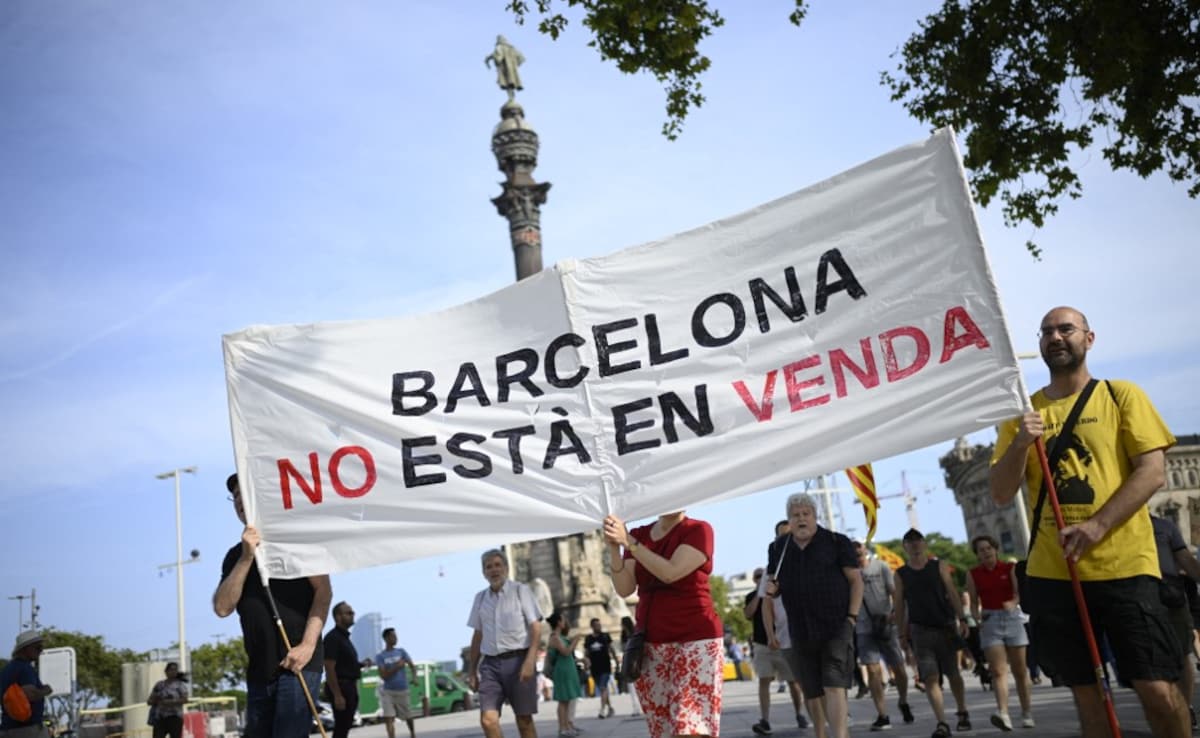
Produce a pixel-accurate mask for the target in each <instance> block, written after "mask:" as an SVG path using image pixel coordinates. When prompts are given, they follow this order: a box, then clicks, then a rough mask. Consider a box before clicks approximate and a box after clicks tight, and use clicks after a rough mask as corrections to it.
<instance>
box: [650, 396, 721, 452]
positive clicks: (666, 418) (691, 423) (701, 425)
mask: <svg viewBox="0 0 1200 738" xmlns="http://www.w3.org/2000/svg"><path fill="white" fill-rule="evenodd" d="M695 393H696V414H695V415H693V414H692V411H691V410H690V409H688V406H687V404H686V403H684V401H683V400H681V399H680V398H679V395H677V394H675V393H674V392H664V393H663V394H661V395H659V396H658V405H659V407H661V408H662V414H663V435H665V436H666V437H667V443H678V442H679V433H678V432H677V431H676V430H675V417H676V416H677V415H678V417H679V419H680V420H682V421H683V424H684V425H686V426H687V427H688V429H689V430H691V431H692V433H695V434H696V435H697V436H707V435H708V434H709V433H712V432H713V422H712V415H711V414H710V413H709V412H708V385H707V384H698V385H696V389H695Z"/></svg>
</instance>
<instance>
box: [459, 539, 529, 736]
mask: <svg viewBox="0 0 1200 738" xmlns="http://www.w3.org/2000/svg"><path fill="white" fill-rule="evenodd" d="M482 560H483V576H484V578H486V579H487V580H488V587H487V588H486V589H484V590H482V591H481V592H479V593H478V594H477V595H475V601H474V604H473V605H472V606H471V614H470V615H469V616H468V617H467V627H469V628H472V629H474V631H475V632H474V634H473V635H472V636H471V649H470V652H469V654H470V655H469V657H468V664H467V665H468V669H467V682H468V686H470V687H471V688H472V689H475V690H477V691H478V692H479V724H480V726H481V727H482V728H483V734H484V736H485V738H501V736H502V735H503V734H502V733H501V731H500V708H501V707H503V705H504V703H505V702H507V703H508V704H509V705H511V706H512V710H513V714H514V715H516V718H517V730H518V731H520V734H521V738H537V727H536V726H535V725H534V723H533V716H534V715H536V714H537V711H538V692H537V684H538V683H537V678H536V677H537V652H538V645H539V644H540V643H541V637H542V613H541V610H539V609H538V606H537V600H536V598H535V597H534V596H533V591H532V590H530V589H529V587H528V585H525V584H523V583H521V582H518V581H515V580H511V579H509V578H508V557H506V556H505V555H504V553H503V552H502V551H500V550H499V549H491V550H490V551H486V552H484V554H483V557H482Z"/></svg>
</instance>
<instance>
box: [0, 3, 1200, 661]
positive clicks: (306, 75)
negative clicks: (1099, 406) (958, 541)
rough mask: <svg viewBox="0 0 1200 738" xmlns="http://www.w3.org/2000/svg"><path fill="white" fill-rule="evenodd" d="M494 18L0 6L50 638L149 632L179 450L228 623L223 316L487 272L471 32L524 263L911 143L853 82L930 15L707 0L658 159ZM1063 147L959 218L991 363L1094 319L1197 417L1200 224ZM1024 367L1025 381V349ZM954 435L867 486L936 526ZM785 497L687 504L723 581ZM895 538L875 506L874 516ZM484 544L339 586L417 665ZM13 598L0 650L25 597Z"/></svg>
mask: <svg viewBox="0 0 1200 738" xmlns="http://www.w3.org/2000/svg"><path fill="white" fill-rule="evenodd" d="M503 5H504V3H503V2H502V0H486V1H485V0H476V1H475V2H470V3H467V2H463V3H443V2H433V1H432V0H431V1H428V2H406V3H383V2H352V3H336V4H334V3H326V4H319V3H299V4H297V3H289V2H255V3H248V4H247V3H242V4H228V3H227V4H214V3H201V2H194V1H191V0H184V1H181V2H176V3H169V4H164V3H154V2H148V1H139V0H134V1H132V2H120V3H118V2H111V1H110V2H86V1H82V0H80V1H76V2H60V1H59V0H9V2H5V3H3V4H2V5H0V100H4V101H5V106H4V108H5V111H4V114H3V116H0V223H3V229H2V231H0V249H2V255H3V257H4V258H3V265H4V266H3V269H2V270H0V307H2V310H0V339H3V340H2V341H0V345H2V346H3V348H0V416H2V417H3V418H4V420H5V422H4V423H3V426H2V427H0V461H2V462H3V467H4V470H5V474H4V475H3V479H2V481H0V505H3V510H4V514H3V520H4V521H5V532H4V537H5V539H6V541H7V542H8V546H7V547H6V550H7V551H8V552H9V553H8V558H7V561H6V564H5V566H3V567H0V595H2V596H4V597H11V596H15V595H17V594H21V593H28V592H29V591H30V589H31V588H34V587H36V588H37V593H38V602H39V604H40V605H41V606H42V610H41V620H42V622H43V623H45V624H49V625H54V626H57V627H61V628H67V629H75V630H81V631H85V632H89V633H99V634H102V635H104V636H105V637H106V638H107V639H108V641H109V642H110V643H112V644H113V645H117V646H127V647H131V648H137V649H148V648H153V647H161V646H167V645H169V644H170V643H171V642H173V641H174V639H175V637H176V635H175V634H176V608H175V580H174V577H173V576H172V575H171V574H170V573H169V572H168V573H167V574H166V575H164V576H159V575H158V569H157V567H158V565H159V564H163V563H168V562H170V561H173V559H174V550H175V548H174V547H175V530H174V504H173V495H172V492H173V487H172V485H171V483H170V482H169V481H158V480H156V479H155V478H154V475H155V474H156V473H158V472H162V471H164V470H167V469H170V468H173V467H175V466H186V465H190V464H196V465H199V467H200V472H199V474H198V475H197V476H195V477H191V476H188V477H185V478H184V480H183V520H184V547H185V549H192V548H196V549H199V550H200V551H201V560H200V562H198V563H197V564H194V565H189V566H187V567H186V568H185V574H186V582H187V599H186V603H187V606H186V611H187V632H188V640H189V642H191V643H192V644H197V643H200V642H204V641H209V640H213V639H215V638H217V637H226V636H230V635H234V634H236V633H237V632H238V626H237V622H236V619H235V618H230V619H226V620H221V619H218V618H216V617H215V616H214V615H213V614H212V612H211V608H210V606H209V598H210V597H211V594H212V591H213V589H214V587H215V586H216V583H217V579H218V576H219V566H220V560H221V558H222V556H223V555H224V553H225V551H226V549H227V548H228V547H229V546H231V545H233V543H235V542H236V540H237V537H238V534H239V531H240V526H239V524H238V523H237V520H236V519H235V517H234V515H233V512H232V509H231V507H230V505H229V503H228V502H226V501H225V500H224V495H225V490H224V487H223V481H224V479H225V476H226V475H227V474H228V473H229V471H231V468H232V463H233V462H232V452H231V445H230V438H229V419H228V414H227V410H226V397H225V385H224V372H223V366H222V357H221V346H220V338H221V335H222V334H224V333H228V332H231V331H234V330H238V329H240V328H243V327H245V326H247V325H250V324H256V323H289V322H311V321H319V320H334V319H349V318H374V317H385V316H395V315H404V314H413V313H420V312H426V311H429V310H433V309H437V308H441V307H446V306H450V305H454V304H457V303H459V302H462V301H464V300H467V299H470V298H473V297H477V296H480V295H483V294H486V293H488V292H490V291H492V290H494V289H496V288H499V287H501V286H503V285H504V284H507V283H508V282H510V281H511V280H512V269H513V268H512V257H511V253H510V250H509V246H508V238H507V228H506V225H505V223H504V221H503V220H502V219H501V218H500V217H499V216H497V215H496V212H495V209H494V208H493V206H492V205H491V203H490V202H489V198H491V197H494V196H495V195H497V194H498V193H499V191H500V188H499V186H498V184H497V183H498V182H499V180H500V178H501V175H500V173H499V172H497V171H496V168H495V162H494V159H493V158H492V154H491V152H490V149H489V145H490V135H491V131H492V127H493V126H494V125H495V123H496V121H497V119H498V118H497V115H498V110H499V106H500V105H501V104H502V103H503V101H504V95H503V93H502V92H501V91H500V90H499V89H497V88H496V86H495V75H494V73H493V72H492V71H490V70H488V69H487V68H485V66H484V63H483V59H484V57H485V56H486V55H487V54H488V53H489V52H490V51H491V48H492V45H493V43H494V40H495V36H496V34H497V33H503V34H505V35H506V36H507V37H508V38H509V40H510V41H511V42H512V43H513V44H514V45H516V46H517V47H518V48H519V49H520V50H521V51H522V53H524V55H525V56H526V58H527V60H528V61H527V62H526V64H525V65H524V66H523V67H522V68H521V75H522V78H523V81H524V83H525V86H526V89H525V90H524V91H523V92H522V93H520V95H519V100H520V101H521V103H522V104H523V105H524V107H525V110H526V114H527V117H528V120H529V121H530V122H531V123H532V124H533V125H534V126H535V127H536V128H537V130H538V131H539V133H540V135H541V140H542V151H541V158H540V163H539V166H538V169H537V172H536V176H537V178H538V179H539V180H543V181H550V182H552V183H553V189H551V191H550V198H549V202H548V204H547V205H546V206H545V207H544V208H543V229H544V238H545V251H544V260H545V263H546V264H547V265H551V264H553V263H554V262H556V261H558V260H561V259H565V258H573V257H587V256H595V255H600V254H605V253H609V252H612V251H615V250H617V249H620V248H623V247H625V246H630V245H633V244H637V243H641V242H644V241H648V240H652V239H657V238H661V237H664V236H668V235H670V234H672V233H676V232H679V231H682V230H685V229H688V228H691V227H694V226H698V225H701V224H704V223H707V222H709V221H712V220H715V219H717V218H720V217H723V216H727V215H731V214H733V213H737V212H740V211H742V210H744V209H746V208H748V207H751V206H754V205H757V204H759V203H762V202H765V201H768V200H771V199H773V198H776V197H779V196H781V195H784V194H787V193H789V192H792V191H795V190H798V189H800V188H802V187H804V186H806V185H808V184H811V183H813V182H816V181H819V180H821V179H824V178H826V177H828V176H831V175H833V174H836V173H838V172H840V171H842V170H844V169H847V168H849V167H851V166H853V165H855V164H857V163H860V162H862V161H864V160H867V159H869V158H872V157H874V156H876V155H878V154H880V153H883V152H885V151H888V150H891V149H893V148H895V147H897V146H900V145H903V144H906V143H909V142H912V141H915V140H919V139H921V138H923V137H924V136H926V135H927V134H928V130H927V129H926V128H925V127H924V126H923V125H921V124H919V123H917V122H916V121H914V120H912V119H910V118H909V117H908V116H907V115H906V114H905V112H904V110H903V109H902V108H901V107H900V106H899V105H897V104H895V103H892V102H890V101H889V100H888V96H887V92H886V90H885V89H884V88H882V87H880V85H879V72H880V71H881V70H884V69H890V68H891V67H893V66H894V63H893V61H891V60H889V58H888V55H889V54H890V53H891V52H892V51H893V50H895V49H896V48H897V47H898V46H899V45H900V44H901V43H902V42H903V40H904V39H905V38H906V36H907V34H909V33H911V32H912V30H913V29H914V28H915V27H916V22H917V20H918V18H919V17H920V15H921V12H922V6H924V7H925V11H926V12H927V11H928V10H929V9H931V8H932V7H934V5H935V4H933V3H916V2H914V3H888V4H875V3H855V2H850V3H818V4H814V5H813V7H812V9H811V12H810V15H809V18H808V19H807V20H806V21H805V25H804V27H803V28H802V29H796V28H794V27H792V26H791V25H790V24H788V23H787V22H786V14H787V12H788V8H787V7H786V5H787V4H786V3H782V4H760V3H753V4H751V3H745V4H742V3H723V4H721V6H720V9H721V11H722V12H723V13H724V14H725V15H726V16H727V19H728V22H727V25H726V26H725V27H724V28H722V29H719V31H718V33H717V34H716V35H715V36H714V37H713V38H711V39H710V40H709V41H707V42H705V45H704V47H703V48H704V50H705V52H706V53H708V54H709V56H710V57H711V58H712V59H713V68H712V69H711V71H710V72H709V73H708V74H707V75H706V76H705V77H704V80H703V83H704V92H705V94H706V95H707V96H708V103H707V104H706V105H705V106H704V107H703V108H701V109H699V110H697V111H695V112H694V113H693V114H692V116H691V117H690V118H689V120H688V121H687V124H686V127H685V129H684V132H683V135H682V136H681V138H680V140H678V141H676V142H673V143H672V142H668V141H666V140H665V139H664V138H663V137H662V136H661V135H660V134H659V128H660V125H661V123H662V119H663V99H662V91H661V89H660V87H659V86H658V85H657V83H655V81H654V80H653V79H651V78H648V77H645V76H635V77H633V76H627V75H622V74H621V73H620V72H618V71H617V70H616V69H615V67H613V66H612V65H611V64H606V63H603V62H601V61H600V59H599V57H598V55H597V54H596V53H595V51H594V50H592V49H590V48H588V47H587V46H586V41H587V37H586V35H585V33H584V29H582V27H581V26H579V25H578V23H573V24H572V25H571V26H570V27H569V28H568V31H567V33H566V34H565V36H564V37H563V38H562V39H560V40H559V41H558V42H550V41H549V40H547V39H544V38H542V37H541V36H539V35H538V34H537V33H536V31H535V29H534V28H533V27H532V26H526V27H523V28H522V27H517V26H515V25H514V24H513V22H512V19H511V18H510V17H508V16H507V15H506V14H505V13H504V11H503ZM1075 164H1076V165H1077V166H1078V167H1079V169H1080V171H1081V173H1082V176H1083V178H1084V187H1085V196H1084V198H1083V199H1082V200H1079V201H1073V202H1067V203H1064V204H1063V206H1062V211H1061V213H1060V214H1059V215H1058V216H1057V217H1055V218H1054V219H1053V220H1052V221H1051V222H1050V223H1049V225H1048V226H1047V227H1046V228H1045V229H1043V230H1042V231H1041V232H1040V233H1037V234H1033V233H1032V232H1031V231H1030V230H1029V229H1028V228H1021V229H1016V230H1009V229H1006V228H1004V226H1003V224H1002V220H1001V218H1000V215H999V213H998V211H997V210H996V209H995V208H993V209H991V210H986V211H980V220H981V224H982V228H983V231H984V237H985V240H986V243H987V246H988V249H989V252H990V255H991V260H992V264H993V269H994V271H995V273H996V277H997V281H998V283H999V286H1000V291H1001V296H1002V299H1003V302H1004V307H1005V309H1006V312H1007V314H1008V317H1009V321H1010V325H1011V327H1012V331H1013V334H1014V337H1015V343H1016V346H1017V348H1018V350H1024V351H1032V350H1034V349H1035V347H1036V341H1035V338H1034V332H1035V331H1036V329H1037V327H1038V321H1039V319H1040V317H1041V315H1042V314H1043V313H1044V312H1045V310H1046V309H1047V308H1049V307H1051V306H1054V305H1057V304H1063V303H1066V304H1072V305H1076V306H1078V307H1080V308H1082V309H1083V310H1084V311H1085V312H1087V314H1088V316H1089V318H1090V319H1091V322H1092V326H1093V328H1094V329H1095V330H1096V333H1097V343H1096V347H1095V349H1094V351H1093V354H1092V358H1091V364H1092V368H1093V372H1094V373H1095V374H1096V375H1097V376H1101V377H1119V378H1127V379H1131V380H1134V381H1137V382H1139V383H1140V384H1142V386H1143V387H1145V389H1146V390H1147V391H1148V392H1149V393H1150V395H1151V397H1152V398H1153V399H1154V400H1155V401H1156V403H1157V404H1158V405H1159V408H1160V410H1161V411H1162V413H1163V415H1164V417H1165V418H1166V420H1167V422H1168V423H1169V424H1170V426H1171V427H1172V428H1173V429H1174V430H1175V432H1176V433H1194V432H1200V399H1198V397H1200V395H1198V394H1197V393H1196V392H1195V387H1197V386H1200V371H1198V370H1197V359H1198V358H1200V350H1198V343H1197V341H1196V339H1195V337H1194V330H1193V329H1192V326H1193V325H1194V323H1195V316H1196V315H1197V314H1198V313H1200V297H1198V296H1197V293H1196V290H1195V267H1196V257H1195V256H1194V247H1195V234H1196V233H1197V232H1200V209H1198V208H1197V203H1196V202H1195V201H1193V200H1189V199H1188V197H1187V195H1186V192H1185V190H1184V188H1183V187H1180V186H1177V185H1173V184H1172V183H1171V182H1169V181H1168V180H1167V179H1166V178H1165V177H1162V176H1157V177H1151V178H1150V179H1148V180H1141V179H1139V178H1137V177H1136V176H1133V175H1129V174H1114V173H1112V172H1110V171H1109V170H1108V167H1107V165H1106V164H1105V163H1104V162H1103V160H1102V159H1101V158H1100V156H1099V154H1098V153H1095V152H1087V153H1083V154H1080V155H1079V156H1078V157H1077V159H1076V161H1075ZM1030 236H1035V237H1036V239H1037V240H1038V241H1039V243H1040V244H1041V245H1042V246H1043V247H1044V249H1045V252H1046V255H1045V257H1044V259H1043V261H1041V262H1035V261H1033V260H1032V259H1031V258H1030V257H1029V256H1028V255H1027V254H1026V252H1025V250H1024V247H1023V243H1024V241H1025V240H1026V238H1029V237H1030ZM1025 370H1026V377H1027V380H1028V383H1029V385H1030V387H1031V388H1036V387H1039V386H1041V385H1042V384H1043V383H1044V381H1045V379H1046V374H1045V370H1044V367H1043V366H1042V365H1041V363H1040V361H1033V362H1026V364H1025ZM972 440H973V441H976V442H981V443H983V442H988V441H989V440H990V433H979V434H976V435H975V436H974V437H973V439H972ZM950 446H951V442H950V441H947V442H946V443H945V444H941V445H938V446H935V447H932V448H930V449H926V450H923V451H920V452H915V453H911V454H906V455H904V456H902V457H897V458H895V459H888V460H882V461H880V462H879V463H877V465H876V478H877V482H878V486H879V490H880V493H881V494H888V493H896V492H898V491H899V488H900V474H901V471H905V472H907V476H908V481H909V485H910V487H911V488H912V489H913V490H914V491H916V492H917V493H918V497H919V503H918V506H919V507H918V509H919V514H920V516H921V522H922V525H923V526H924V527H925V528H926V529H929V530H940V531H942V532H945V533H947V534H950V535H953V536H955V537H961V536H962V535H963V529H962V520H961V515H960V513H959V510H958V508H957V506H955V505H954V504H953V498H952V496H951V494H950V493H949V492H948V491H946V490H945V489H944V487H943V484H942V476H941V471H940V469H939V468H938V466H937V457H938V456H940V455H942V454H944V453H945V452H946V451H947V450H948V449H949V448H950ZM841 483H843V484H844V480H843V481H842V482H841ZM789 491H790V490H772V491H768V492H763V493H760V494H757V495H753V496H750V497H745V498H741V499H738V500H733V501H728V502H724V503H720V504H718V505H711V506H708V507H705V508H697V509H693V510H692V511H690V512H691V514H693V515H695V516H697V517H703V518H707V519H710V520H712V521H714V523H715V526H716V532H717V551H716V557H715V564H716V571H717V572H720V573H726V574H731V573H734V572H738V571H743V570H745V569H747V568H750V567H753V566H754V565H756V564H757V563H758V561H757V559H758V558H759V553H760V552H761V550H762V544H763V542H764V541H765V540H766V538H767V536H768V535H769V533H768V531H769V530H770V527H771V525H772V524H773V523H774V521H775V520H777V519H778V518H779V517H781V514H782V507H783V500H784V499H785V497H786V495H787V493H788V492H789ZM846 509H847V511H848V513H849V514H851V516H852V517H851V522H857V521H855V520H853V514H854V509H853V508H851V507H850V506H849V505H848V504H847V505H846ZM479 524H480V525H486V519H485V518H484V517H483V516H482V515H481V517H480V523H479ZM858 525H859V528H860V530H861V523H859V524H858ZM906 527H907V521H906V518H905V515H904V510H903V505H902V503H901V502H900V501H898V500H892V501H885V505H884V507H883V509H882V511H881V518H880V532H879V535H880V536H881V537H884V538H887V537H895V536H898V535H899V534H900V533H902V532H903V530H904V529H905V528H906ZM478 553H479V552H477V551H468V552H464V553H462V554H460V555H455V556H446V557H439V558H434V559H425V560H418V561H412V562H407V563H402V564H396V565H392V566H386V567H380V568H375V569H370V570H365V571H358V572H352V573H348V574H341V575H338V576H337V577H335V580H334V589H335V597H336V598H337V599H347V600H349V601H350V602H351V603H352V604H353V605H354V606H355V608H356V610H357V611H358V612H360V613H363V612H370V611H380V612H382V613H383V614H384V616H385V617H388V618H390V620H389V623H388V624H389V625H392V626H394V627H396V628H397V630H398V631H399V633H400V634H401V643H402V644H404V645H406V646H408V647H409V648H410V650H412V651H413V653H414V655H415V656H417V657H418V658H433V659H448V658H454V657H455V656H456V655H457V653H458V650H459V648H460V647H461V646H462V645H465V644H466V643H467V642H468V640H469V635H470V634H469V632H468V631H467V629H466V628H465V626H463V625H462V623H463V621H465V619H466V612H467V609H468V607H469V602H470V599H469V598H470V594H471V593H472V592H473V591H475V590H477V589H479V588H480V587H482V586H484V581H483V579H482V577H481V575H480V573H479V566H478ZM4 604H6V605H7V606H8V607H9V608H10V609H9V610H8V611H7V613H6V612H5V611H3V610H0V638H5V639H7V638H10V637H11V636H12V635H13V634H15V631H16V629H17V603H16V602H15V601H13V602H8V601H5V603H4ZM27 610H28V607H27V606H26V611H27Z"/></svg>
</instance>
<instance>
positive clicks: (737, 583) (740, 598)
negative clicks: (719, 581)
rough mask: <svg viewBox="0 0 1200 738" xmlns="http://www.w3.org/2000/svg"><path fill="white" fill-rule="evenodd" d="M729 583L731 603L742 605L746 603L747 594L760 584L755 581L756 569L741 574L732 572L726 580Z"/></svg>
mask: <svg viewBox="0 0 1200 738" xmlns="http://www.w3.org/2000/svg"><path fill="white" fill-rule="evenodd" d="M725 583H726V584H727V585H728V590H727V591H728V592H729V604H730V605H737V606H738V607H741V606H742V605H744V604H746V595H748V594H750V593H751V592H753V591H754V590H756V589H758V585H757V584H755V583H754V570H753V569H751V570H750V571H744V572H741V573H740V574H732V575H730V577H729V578H728V579H726V580H725Z"/></svg>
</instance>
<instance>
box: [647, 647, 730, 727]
mask: <svg viewBox="0 0 1200 738" xmlns="http://www.w3.org/2000/svg"><path fill="white" fill-rule="evenodd" d="M724 671H725V648H724V644H723V642H722V640H721V639H720V638H710V639H706V640H702V641H688V642H687V643H647V644H646V660H645V664H644V665H643V667H642V678H641V679H638V680H637V695H638V698H639V699H640V700H641V701H642V709H643V710H645V712H646V725H647V727H649V729H650V738H668V736H672V735H711V736H714V737H715V736H717V735H719V734H720V732H721V690H722V688H723V687H724V684H725V675H724Z"/></svg>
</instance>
